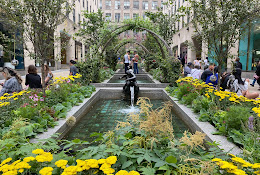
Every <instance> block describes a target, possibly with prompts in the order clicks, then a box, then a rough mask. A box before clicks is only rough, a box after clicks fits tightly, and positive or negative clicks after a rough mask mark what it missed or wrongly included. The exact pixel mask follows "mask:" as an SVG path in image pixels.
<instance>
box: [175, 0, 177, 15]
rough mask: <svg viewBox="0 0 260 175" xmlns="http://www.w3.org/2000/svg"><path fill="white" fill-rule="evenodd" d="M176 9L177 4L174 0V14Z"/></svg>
mask: <svg viewBox="0 0 260 175" xmlns="http://www.w3.org/2000/svg"><path fill="white" fill-rule="evenodd" d="M176 10H177V5H176V1H175V4H174V14H175V13H176Z"/></svg>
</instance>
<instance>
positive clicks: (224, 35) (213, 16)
mask: <svg viewBox="0 0 260 175" xmlns="http://www.w3.org/2000/svg"><path fill="white" fill-rule="evenodd" d="M189 3H190V8H189V11H192V12H193V20H192V24H193V26H194V28H195V30H196V35H198V36H200V37H201V38H202V41H203V42H204V43H205V44H206V45H207V46H208V49H209V51H211V52H214V55H213V56H214V59H215V60H216V61H217V62H218V66H219V68H218V71H219V72H218V73H219V74H218V75H219V79H218V85H220V74H221V70H222V66H223V65H224V64H225V62H224V60H226V59H227V58H228V57H231V56H232V55H231V53H230V51H231V49H232V48H233V47H234V46H235V44H236V42H237V41H238V40H239V39H240V38H241V37H243V33H244V32H245V31H246V30H247V29H248V26H249V25H250V24H251V21H252V20H253V19H255V18H257V17H259V12H260V8H259V1H258V0H200V1H197V0H189ZM218 88H219V86H218Z"/></svg>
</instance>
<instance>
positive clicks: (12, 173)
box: [3, 170, 17, 175]
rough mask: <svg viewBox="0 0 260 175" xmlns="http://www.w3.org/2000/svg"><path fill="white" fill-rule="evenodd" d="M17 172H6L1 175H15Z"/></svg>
mask: <svg viewBox="0 0 260 175" xmlns="http://www.w3.org/2000/svg"><path fill="white" fill-rule="evenodd" d="M16 174H17V171H16V170H11V171H7V172H5V173H3V175H16Z"/></svg>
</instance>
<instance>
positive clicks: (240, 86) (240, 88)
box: [233, 71, 259, 99]
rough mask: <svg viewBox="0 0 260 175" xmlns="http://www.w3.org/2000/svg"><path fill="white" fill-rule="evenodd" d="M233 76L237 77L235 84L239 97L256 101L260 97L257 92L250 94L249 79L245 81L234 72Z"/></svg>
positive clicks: (235, 90)
mask: <svg viewBox="0 0 260 175" xmlns="http://www.w3.org/2000/svg"><path fill="white" fill-rule="evenodd" d="M233 74H234V76H235V81H234V83H233V87H234V92H235V93H237V95H238V96H241V95H242V96H244V97H246V98H248V99H255V98H257V97H258V96H259V93H257V92H252V93H250V92H249V91H248V84H249V79H246V80H245V81H243V80H242V79H241V77H240V76H239V75H238V74H237V73H236V71H235V72H233Z"/></svg>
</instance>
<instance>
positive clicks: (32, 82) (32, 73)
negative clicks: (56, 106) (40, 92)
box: [25, 65, 42, 88]
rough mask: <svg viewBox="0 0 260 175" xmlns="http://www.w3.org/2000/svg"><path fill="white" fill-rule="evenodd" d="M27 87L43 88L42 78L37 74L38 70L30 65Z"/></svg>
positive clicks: (26, 79) (26, 80) (26, 77)
mask: <svg viewBox="0 0 260 175" xmlns="http://www.w3.org/2000/svg"><path fill="white" fill-rule="evenodd" d="M25 85H26V86H27V85H29V87H30V88H42V83H41V77H40V75H38V74H37V69H36V67H35V66H34V65H29V67H28V74H27V75H26V76H25Z"/></svg>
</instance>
